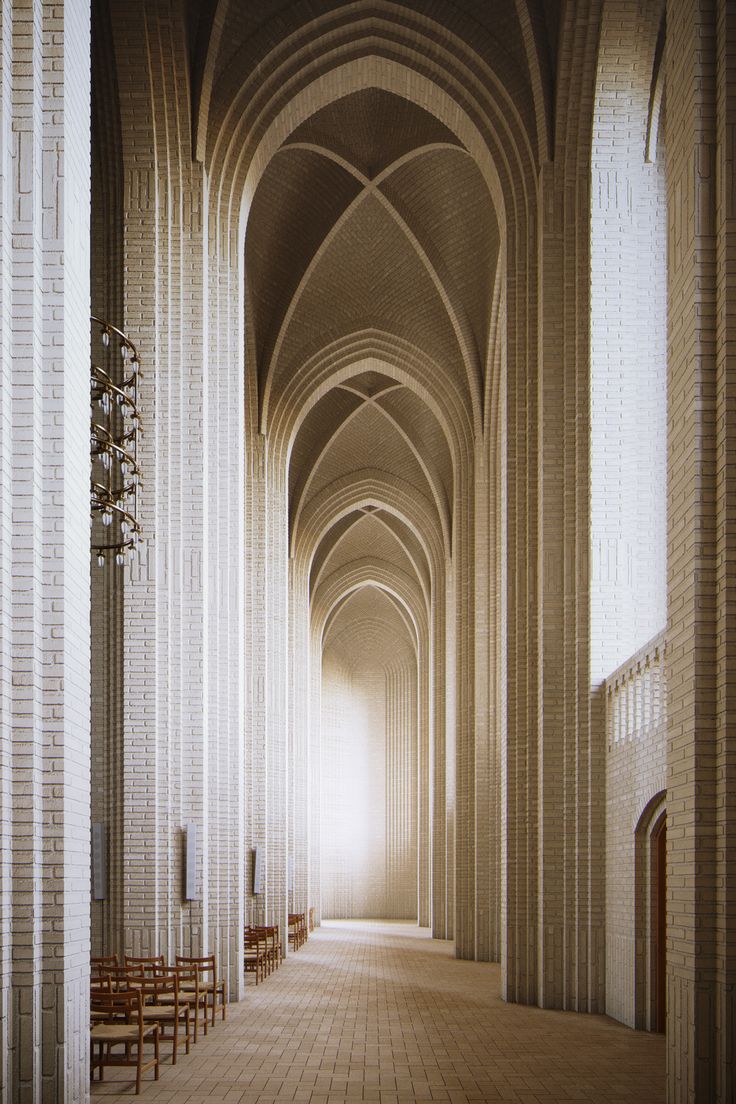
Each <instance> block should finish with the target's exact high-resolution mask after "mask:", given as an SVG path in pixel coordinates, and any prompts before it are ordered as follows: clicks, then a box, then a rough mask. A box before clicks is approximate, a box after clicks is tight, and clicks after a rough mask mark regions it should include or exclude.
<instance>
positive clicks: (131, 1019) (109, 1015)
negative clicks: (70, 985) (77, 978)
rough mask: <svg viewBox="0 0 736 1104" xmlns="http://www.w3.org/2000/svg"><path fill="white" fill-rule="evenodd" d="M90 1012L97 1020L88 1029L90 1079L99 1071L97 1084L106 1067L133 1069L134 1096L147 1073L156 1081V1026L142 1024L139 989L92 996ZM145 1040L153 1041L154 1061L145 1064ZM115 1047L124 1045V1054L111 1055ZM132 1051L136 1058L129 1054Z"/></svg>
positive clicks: (101, 1078)
mask: <svg viewBox="0 0 736 1104" xmlns="http://www.w3.org/2000/svg"><path fill="white" fill-rule="evenodd" d="M91 1011H92V1014H93V1015H94V1016H95V1017H96V1021H97V1022H95V1023H93V1025H92V1027H91V1029H90V1041H91V1051H92V1053H91V1061H90V1072H91V1076H92V1080H94V1075H95V1070H96V1069H99V1071H100V1081H102V1080H103V1077H104V1070H105V1066H131V1067H132V1066H135V1070H136V1074H135V1091H136V1093H140V1091H141V1077H142V1075H143V1074H144V1073H145V1072H146V1070H149V1069H153V1071H154V1078H155V1080H156V1081H158V1074H159V1026H158V1024H157V1023H152V1024H146V1023H145V1022H144V1020H143V998H142V996H141V993H140V990H139V989H135V990H127V991H125V992H119V993H92V997H91ZM148 1039H150V1040H151V1041H152V1042H153V1047H154V1052H153V1058H150V1059H149V1060H148V1061H147V1062H144V1060H143V1047H144V1044H145V1042H146V1040H148ZM115 1046H123V1047H124V1048H125V1050H124V1052H123V1053H122V1054H119V1053H113V1047H115ZM95 1047H97V1055H96V1056H95ZM134 1048H135V1057H134V1056H133V1053H132V1051H133V1049H134Z"/></svg>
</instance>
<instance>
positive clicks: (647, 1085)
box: [93, 921, 664, 1104]
mask: <svg viewBox="0 0 736 1104" xmlns="http://www.w3.org/2000/svg"><path fill="white" fill-rule="evenodd" d="M498 993H499V968H498V967H497V966H494V965H489V964H487V963H475V962H458V961H457V960H456V959H454V958H453V957H452V948H451V945H450V944H448V943H441V942H435V941H433V940H431V939H428V938H427V937H426V935H425V934H423V933H420V931H419V930H418V929H417V928H416V927H413V926H410V925H402V924H387V923H384V924H376V923H370V922H359V921H352V922H341V923H336V922H333V923H330V924H327V925H324V926H323V927H322V928H321V929H320V930H319V931H318V932H314V933H313V934H312V935H311V936H310V939H309V942H308V943H307V944H306V945H305V946H304V947H302V948H301V949H300V950H299V951H298V952H297V953H296V954H294V955H291V956H290V957H289V959H288V961H287V962H286V963H285V964H284V966H283V967H282V968H281V969H280V970H278V971H277V972H276V973H275V974H273V975H272V976H271V977H270V978H269V979H268V980H267V981H266V982H265V983H263V984H261V985H259V986H258V988H256V987H255V986H254V985H253V984H252V982H251V984H250V986H249V988H248V992H247V995H246V999H245V1000H244V1001H242V1002H241V1003H240V1004H239V1005H232V1006H231V1007H230V1010H229V1012H228V1020H227V1021H226V1022H225V1023H224V1024H223V1023H222V1022H221V1020H220V1019H219V1017H218V1023H217V1027H216V1028H215V1029H214V1030H213V1031H211V1032H210V1034H209V1036H208V1037H207V1039H201V1040H200V1042H199V1043H198V1044H197V1046H196V1047H193V1048H192V1051H191V1054H190V1055H189V1057H186V1056H185V1057H183V1058H180V1060H179V1062H178V1063H177V1065H176V1066H175V1067H172V1066H171V1064H170V1062H169V1061H168V1059H167V1060H166V1061H165V1062H164V1064H163V1065H162V1069H161V1078H160V1080H159V1081H158V1083H155V1082H153V1081H151V1080H150V1078H151V1074H150V1073H149V1074H147V1075H146V1081H147V1084H146V1087H145V1089H144V1091H143V1093H142V1094H141V1097H140V1098H139V1099H141V1100H142V1101H145V1102H146V1104H149V1102H150V1104H153V1102H156V1104H162V1102H164V1101H166V1102H171V1104H205V1102H208V1104H212V1102H213V1101H226V1102H228V1104H256V1102H258V1104H270V1102H271V1101H277V1100H278V1101H283V1100H292V1101H300V1102H310V1104H338V1102H340V1101H361V1100H363V1101H375V1102H377V1104H389V1102H390V1104H404V1102H406V1104H409V1102H410V1101H450V1102H452V1104H464V1102H465V1101H501V1100H504V1101H517V1102H522V1101H523V1102H524V1104H536V1102H540V1104H542V1102H544V1104H562V1102H564V1101H576V1102H582V1101H591V1102H593V1101H594V1102H595V1104H624V1102H626V1104H638V1102H641V1104H658V1102H660V1101H663V1100H664V1039H663V1037H662V1036H657V1035H647V1034H643V1033H639V1032H633V1031H629V1030H628V1029H627V1028H625V1027H622V1026H620V1025H619V1024H617V1023H615V1022H614V1021H613V1020H609V1019H606V1018H605V1017H603V1016H578V1015H574V1014H571V1013H565V1012H543V1011H541V1010H540V1009H535V1008H522V1007H520V1006H519V1005H512V1004H505V1003H504V1002H503V1001H502V1000H501V998H500V997H499V995H498ZM166 1053H167V1054H168V1044H167V1048H166ZM126 1077H127V1071H126V1070H120V1069H113V1070H110V1071H109V1072H108V1073H106V1079H105V1082H104V1083H103V1084H102V1085H100V1084H98V1083H95V1085H94V1088H93V1098H97V1097H100V1098H104V1101H105V1104H112V1102H115V1101H123V1100H125V1101H130V1100H131V1099H132V1098H133V1086H132V1085H131V1084H130V1083H129V1082H126V1083H123V1082H124V1079H125V1078H126Z"/></svg>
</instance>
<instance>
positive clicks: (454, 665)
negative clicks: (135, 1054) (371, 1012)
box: [0, 0, 736, 1104]
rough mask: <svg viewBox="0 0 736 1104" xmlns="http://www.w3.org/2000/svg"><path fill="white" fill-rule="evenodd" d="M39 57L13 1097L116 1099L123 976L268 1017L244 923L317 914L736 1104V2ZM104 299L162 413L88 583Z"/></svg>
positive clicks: (54, 14) (45, 41) (26, 246)
mask: <svg viewBox="0 0 736 1104" xmlns="http://www.w3.org/2000/svg"><path fill="white" fill-rule="evenodd" d="M0 40H1V45H2V49H1V50H0V127H1V128H2V142H3V161H2V176H1V177H0V183H1V185H2V187H1V189H0V243H1V247H0V350H1V351H2V359H1V361H0V403H1V405H0V409H1V411H2V421H1V423H0V466H1V467H2V473H3V479H2V485H1V486H0V550H1V554H0V572H1V573H2V586H1V587H0V604H1V612H0V703H1V707H2V724H3V727H2V744H1V745H0V933H1V936H2V938H1V940H0V989H1V992H2V999H1V1000H0V1055H2V1059H1V1060H0V1100H2V1101H3V1102H5V1101H8V1102H9V1101H11V1100H13V1101H38V1100H41V1099H43V1100H59V1101H62V1100H63V1101H82V1100H85V1099H87V1094H88V1091H89V1090H88V1068H89V1067H88V1060H89V1059H88V1053H87V1051H88V1039H87V1028H86V1024H87V1019H88V1015H87V1012H88V995H87V994H88V981H89V955H90V949H91V951H92V953H103V952H104V953H109V952H112V951H118V952H122V951H123V950H126V951H128V952H130V953H137V954H145V953H163V954H166V955H172V956H173V954H174V953H177V952H183V953H187V952H188V951H191V952H192V953H197V952H199V951H202V952H204V951H207V950H210V949H211V950H214V951H216V953H217V955H218V959H219V962H220V963H221V964H222V969H223V971H224V973H225V974H226V976H227V979H228V984H229V990H230V993H231V995H232V997H233V999H236V1000H237V999H240V998H241V997H242V996H243V993H244V978H243V968H242V956H241V943H242V929H243V925H244V923H248V922H256V921H264V922H270V923H279V924H281V926H282V928H285V927H286V920H287V914H288V913H289V912H306V911H307V910H308V909H314V912H315V917H316V921H317V923H319V922H320V920H321V919H322V918H324V919H329V918H357V917H380V918H385V919H403V920H413V921H416V923H417V924H418V925H420V926H422V927H425V928H427V929H429V931H430V933H431V935H432V936H434V937H436V938H439V939H450V940H453V941H454V945H455V950H456V954H457V956H458V957H459V958H464V959H475V960H478V961H495V962H499V963H500V966H501V978H502V995H503V997H504V998H505V1000H507V1001H509V1002H519V1003H525V1004H536V1005H539V1006H541V1007H544V1008H552V1009H566V1010H570V1011H576V1012H580V1013H586V1012H606V1013H608V1014H609V1015H610V1016H612V1017H614V1018H615V1019H616V1020H619V1021H621V1022H622V1023H625V1024H627V1025H629V1026H631V1027H635V1028H639V1029H642V1030H665V1029H666V1033H667V1055H668V1057H667V1094H668V1096H667V1098H668V1101H669V1102H671V1104H675V1102H677V1104H680V1102H683V1104H684V1102H686V1101H687V1102H693V1104H695V1102H697V1104H705V1102H708V1104H711V1102H712V1104H725V1102H726V1101H733V1100H734V1099H735V1098H736V1071H735V1070H734V1064H733V1054H734V1051H735V1044H736V1038H735V1035H736V1027H735V1026H734V1025H736V915H735V911H736V889H735V886H736V865H735V864H736V839H735V838H734V837H735V836H736V734H735V733H734V728H733V726H734V716H735V715H736V713H735V710H736V702H734V694H735V693H736V678H735V676H734V669H736V611H735V612H734V617H733V618H732V617H731V613H732V604H733V603H734V602H736V591H735V590H734V588H733V586H730V585H729V584H730V583H731V582H732V576H733V565H734V563H735V562H736V520H735V519H734V512H733V501H734V487H735V483H734V480H735V479H736V476H735V475H734V458H735V457H736V405H735V403H734V388H735V387H736V365H735V364H734V347H735V346H734V342H735V341H736V333H735V326H736V318H735V313H734V312H736V299H735V297H734V281H735V280H736V275H735V267H734V266H735V262H736V248H734V234H736V192H735V191H734V187H733V157H734V136H735V135H736V66H735V65H734V56H735V55H736V10H735V9H734V5H733V4H731V3H730V2H729V0H575V2H572V0H494V2H493V3H490V4H489V3H481V2H478V0H411V2H402V0H348V2H345V0H294V2H288V3H286V2H284V0H257V2H252V3H235V2H229V0H94V2H93V4H92V7H91V10H90V7H89V4H88V3H86V2H85V0H65V2H64V3H63V4H60V3H51V2H50V0H8V2H7V3H6V4H4V5H3V10H2V17H1V20H0ZM90 40H91V49H90ZM90 104H91V106H90ZM90 133H91V140H90ZM90 301H91V306H92V313H93V314H94V315H97V316H99V317H102V318H106V319H109V320H110V321H111V322H113V323H115V324H116V325H119V326H121V328H122V329H124V330H125V332H126V333H127V334H128V335H129V336H130V337H131V338H132V340H133V341H134V342H135V343H136V345H137V346H138V348H139V350H140V354H141V359H142V363H143V375H142V379H141V383H140V388H139V401H140V406H141V410H142V417H143V422H144V436H143V441H142V446H141V466H142V471H143V489H142V492H141V495H140V518H141V522H142V526H143V533H144V540H143V543H142V546H141V548H140V549H139V551H138V553H137V554H136V556H135V558H134V559H133V561H132V563H130V564H129V565H127V566H126V567H124V568H121V567H118V566H116V565H115V564H114V563H112V562H106V563H105V564H104V566H102V567H98V566H97V564H96V563H95V564H93V567H92V570H91V573H90V569H89V560H90V557H89V463H88V456H89V444H88V442H89V378H88V360H89V358H88V350H89V313H90ZM90 610H91V617H90ZM90 718H91V719H90ZM92 824H94V825H100V826H102V828H103V829H104V837H105V839H106V841H107V843H106V847H105V851H104V860H105V865H106V868H107V869H106V883H107V884H106V887H105V891H104V893H97V894H95V899H93V900H92V901H90V890H89V881H90V826H91V825H92ZM185 825H195V826H196V839H197V852H196V876H197V880H198V890H197V893H196V896H195V897H194V898H193V899H186V900H185V899H184V887H183V862H182V836H183V828H184V826H185ZM256 851H258V853H259V866H261V867H262V871H263V882H262V885H260V886H258V887H256V888H258V889H259V892H258V893H254V892H253V890H254V883H253V859H254V853H255V852H256ZM98 888H99V887H98Z"/></svg>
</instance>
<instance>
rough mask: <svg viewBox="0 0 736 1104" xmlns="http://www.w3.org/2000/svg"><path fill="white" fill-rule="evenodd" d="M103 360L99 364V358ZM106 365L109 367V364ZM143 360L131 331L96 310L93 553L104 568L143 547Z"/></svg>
mask: <svg viewBox="0 0 736 1104" xmlns="http://www.w3.org/2000/svg"><path fill="white" fill-rule="evenodd" d="M98 361H99V363H97V362H98ZM103 365H104V367H103ZM139 379H140V362H139V360H138V352H137V350H136V347H135V345H134V344H133V342H132V341H130V340H129V339H128V338H127V337H126V336H125V334H124V333H123V332H122V331H121V330H119V329H117V327H115V326H113V325H111V323H109V322H105V321H103V319H101V318H96V317H95V316H94V315H92V369H91V376H90V386H91V404H92V416H91V434H90V446H91V452H92V487H91V502H90V505H91V510H92V554H93V555H94V556H96V558H97V563H98V564H99V566H100V567H104V566H105V564H106V563H108V562H114V563H115V564H117V565H118V566H119V567H122V566H123V565H124V564H125V563H127V562H129V561H130V560H131V559H132V557H133V555H134V554H135V550H136V548H137V547H138V544H139V541H140V537H141V526H140V522H139V520H138V505H139V494H140V488H141V471H140V467H139V465H138V457H139V444H140V437H141V418H140V413H139V410H138V381H139Z"/></svg>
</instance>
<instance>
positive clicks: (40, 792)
mask: <svg viewBox="0 0 736 1104" xmlns="http://www.w3.org/2000/svg"><path fill="white" fill-rule="evenodd" d="M88 72H89V12H88V10H87V8H86V7H85V5H84V4H82V3H77V2H76V0H72V2H70V3H68V4H66V5H65V6H64V7H63V9H62V8H61V7H60V6H59V5H56V4H52V3H42V2H23V3H17V2H11V3H7V4H4V5H3V8H2V14H1V15H0V126H1V127H2V130H1V132H0V145H2V149H3V160H2V166H0V261H1V269H0V410H1V411H2V414H1V417H0V469H1V472H0V474H1V476H2V478H1V479H0V488H1V490H0V563H1V564H2V567H1V568H0V571H1V573H2V582H1V585H0V702H1V707H0V709H1V712H0V716H1V717H2V731H1V741H0V1100H2V1101H3V1102H4V1104H5V1102H7V1104H10V1101H32V1100H34V1101H35V1100H41V1099H52V1098H53V1099H54V1100H58V1101H77V1100H82V1099H84V1098H85V1096H86V1093H87V1080H88V1051H89V1043H88V1035H87V1019H88V978H89V945H90V936H89V898H88V888H87V887H88V881H89V701H90V676H89V371H88V363H89V317H88V315H89V247H88V242H89V204H90V182H89V163H90V149H89V78H88Z"/></svg>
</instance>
